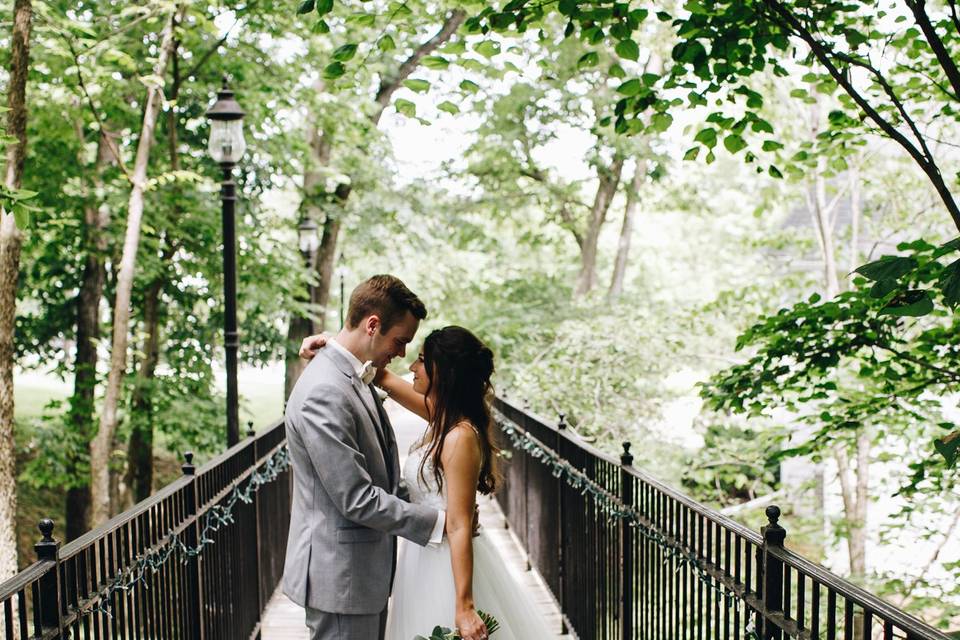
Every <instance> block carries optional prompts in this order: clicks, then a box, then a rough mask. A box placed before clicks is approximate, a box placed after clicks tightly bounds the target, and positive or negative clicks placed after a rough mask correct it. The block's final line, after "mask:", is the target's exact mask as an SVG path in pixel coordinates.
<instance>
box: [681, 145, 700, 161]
mask: <svg viewBox="0 0 960 640" xmlns="http://www.w3.org/2000/svg"><path fill="white" fill-rule="evenodd" d="M698 155H700V147H690V148H689V149H687V152H686V153H685V154H683V159H684V160H696V159H697V156H698Z"/></svg>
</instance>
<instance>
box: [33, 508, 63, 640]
mask: <svg viewBox="0 0 960 640" xmlns="http://www.w3.org/2000/svg"><path fill="white" fill-rule="evenodd" d="M38 528H39V529H40V533H41V534H43V538H41V539H40V541H39V542H38V543H37V544H35V545H33V549H34V551H36V553H37V560H38V561H40V562H52V563H53V566H51V567H50V568H49V569H48V570H47V571H46V573H44V574H43V575H42V576H41V577H40V580H39V582H38V587H39V593H38V594H37V595H38V596H39V599H40V602H39V603H34V607H35V608H36V609H39V623H40V628H41V629H43V631H44V637H45V638H56V639H59V638H62V637H63V625H62V622H63V620H62V618H61V613H62V612H61V609H60V542H58V541H57V540H54V539H53V520H50V519H49V518H44V519H43V520H41V521H40V524H39V525H38ZM52 629H56V630H57V635H55V636H48V635H46V633H47V632H49V631H50V630H52Z"/></svg>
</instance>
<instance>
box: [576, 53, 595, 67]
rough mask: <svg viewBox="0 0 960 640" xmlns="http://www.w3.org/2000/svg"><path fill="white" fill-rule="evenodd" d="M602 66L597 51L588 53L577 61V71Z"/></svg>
mask: <svg viewBox="0 0 960 640" xmlns="http://www.w3.org/2000/svg"><path fill="white" fill-rule="evenodd" d="M598 64H600V56H599V55H597V52H596V51H588V52H587V53H585V54H583V55H582V56H580V59H579V60H577V69H589V68H590V67H595V66H597V65H598Z"/></svg>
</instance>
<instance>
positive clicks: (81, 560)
mask: <svg viewBox="0 0 960 640" xmlns="http://www.w3.org/2000/svg"><path fill="white" fill-rule="evenodd" d="M285 444H286V436H285V433H284V426H283V422H278V423H276V424H274V425H272V426H270V427H269V428H268V429H266V430H264V431H261V432H259V433H257V434H253V433H252V431H251V432H250V433H248V437H247V438H246V439H245V440H243V441H241V442H239V443H238V444H236V445H235V446H233V447H231V448H230V449H228V450H227V451H225V452H224V453H223V454H221V455H219V456H217V457H216V458H214V459H213V460H211V461H210V462H208V463H207V464H205V465H203V466H202V467H200V468H198V469H197V468H194V466H193V465H192V464H191V456H189V455H188V456H187V463H186V464H184V466H183V470H184V475H183V477H181V478H180V479H178V480H177V481H175V482H173V483H171V484H169V485H167V486H166V487H164V488H163V489H161V490H160V491H158V492H157V493H155V494H154V495H152V496H150V497H149V498H147V499H146V500H144V501H143V502H140V503H139V504H137V505H135V506H134V507H132V508H131V509H129V510H127V511H125V512H123V513H121V514H120V515H118V516H116V517H114V518H113V519H111V520H110V521H108V522H106V523H104V524H103V525H102V526H100V527H98V528H96V529H94V530H93V531H90V532H88V533H86V534H84V535H83V536H81V537H80V538H77V539H76V540H74V541H72V542H70V543H69V544H67V545H64V546H63V547H62V548H61V547H60V546H59V543H57V542H56V541H54V540H53V539H52V535H51V534H52V531H53V523H52V522H50V521H44V523H41V531H42V533H43V540H41V541H40V542H39V543H38V544H37V545H36V550H37V556H38V559H37V562H35V563H34V564H33V565H31V566H30V567H28V568H27V569H25V570H24V571H22V572H20V573H19V574H17V575H16V576H15V577H14V578H12V579H11V580H8V581H7V582H5V583H3V584H0V603H2V607H0V609H2V610H0V638H2V639H3V640H14V639H17V640H39V639H43V640H54V639H58V640H59V639H66V638H70V639H72V640H87V639H93V638H95V639H97V640H99V639H101V638H102V639H107V638H131V639H132V638H137V639H140V638H143V639H151V640H154V639H155V640H180V639H184V640H214V639H220V638H223V639H229V640H237V639H241V638H259V637H260V614H261V612H262V611H263V608H264V606H265V605H266V602H267V599H269V597H270V595H271V594H272V593H273V591H274V589H275V588H276V586H277V584H278V583H279V581H280V577H281V574H282V572H283V559H284V552H285V548H286V541H287V529H288V526H289V514H290V500H291V491H290V472H289V470H281V468H280V467H279V466H276V467H275V466H274V461H275V460H277V459H280V458H282V457H283V455H282V454H284V453H285V450H284V449H285ZM265 469H267V470H271V469H272V470H273V473H271V474H268V475H271V476H275V479H274V480H273V481H271V482H265V483H263V484H259V482H258V481H259V480H260V479H261V478H262V477H264V470H265ZM253 484H256V485H257V487H255V488H256V489H257V490H256V491H246V492H241V491H240V489H241V488H249V487H251V485H253ZM238 494H240V496H239V497H238ZM247 499H249V501H247ZM227 504H232V509H231V510H230V511H229V512H228V511H227V510H226V508H225V507H226V505H227ZM224 517H227V518H229V520H230V521H229V522H228V521H226V520H224ZM203 536H206V538H204V537H203ZM172 541H176V542H175V543H173V542H172ZM172 544H173V546H174V547H175V548H174V549H173V551H172V552H169V551H170V550H171V548H172V546H171V545H172ZM198 547H202V552H201V553H199V554H196V553H195V551H196V550H197V549H198ZM168 552H169V553H168ZM164 556H166V557H165V558H164ZM145 558H147V559H149V561H145V560H144V559H145ZM121 582H122V585H121Z"/></svg>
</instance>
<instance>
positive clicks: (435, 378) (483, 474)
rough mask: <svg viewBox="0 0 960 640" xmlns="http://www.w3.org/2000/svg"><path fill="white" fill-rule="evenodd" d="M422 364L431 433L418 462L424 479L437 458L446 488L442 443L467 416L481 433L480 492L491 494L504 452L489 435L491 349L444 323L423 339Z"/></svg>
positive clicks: (435, 468)
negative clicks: (426, 469)
mask: <svg viewBox="0 0 960 640" xmlns="http://www.w3.org/2000/svg"><path fill="white" fill-rule="evenodd" d="M423 365H424V367H425V368H426V371H427V375H428V376H429V377H430V384H429V386H428V387H427V393H426V395H427V397H428V398H430V397H432V398H433V403H432V408H431V404H430V403H428V404H427V411H428V412H429V415H430V429H429V431H428V433H427V436H426V438H427V442H428V443H429V444H428V449H427V453H426V455H424V456H423V461H422V462H421V463H420V477H421V478H423V469H424V465H425V464H426V461H427V460H428V459H430V460H432V462H433V474H434V478H435V479H436V481H437V486H439V487H443V477H442V475H441V472H442V464H441V461H440V456H441V454H442V453H443V443H444V441H445V440H446V439H447V434H448V433H450V431H451V430H452V429H453V428H454V427H455V426H456V425H457V424H459V423H460V422H463V421H464V420H467V421H469V422H470V424H472V425H473V426H474V427H476V429H477V433H478V434H479V436H480V453H481V462H480V478H479V481H478V482H477V490H478V491H480V493H483V494H489V493H493V491H494V490H495V489H496V487H497V472H496V465H495V463H494V460H495V458H496V455H497V453H498V452H499V451H500V450H499V448H498V447H497V445H496V443H495V442H494V440H493V434H492V433H491V424H492V419H491V417H490V397H491V396H492V395H493V385H492V384H491V383H490V376H492V375H493V352H492V351H490V349H489V348H488V347H487V346H486V345H484V344H483V342H481V341H480V339H479V338H477V337H476V336H475V335H473V334H472V333H470V332H469V331H468V330H466V329H464V328H463V327H456V326H450V327H444V328H442V329H437V330H436V331H434V332H432V333H431V334H430V335H428V336H427V339H426V340H425V341H424V343H423Z"/></svg>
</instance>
